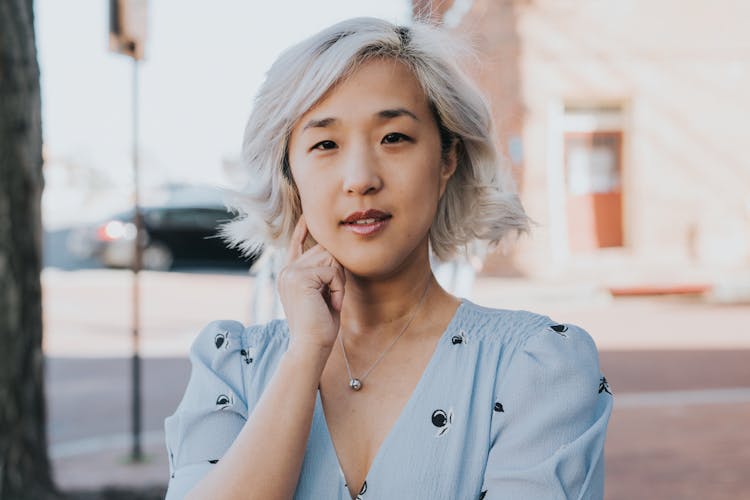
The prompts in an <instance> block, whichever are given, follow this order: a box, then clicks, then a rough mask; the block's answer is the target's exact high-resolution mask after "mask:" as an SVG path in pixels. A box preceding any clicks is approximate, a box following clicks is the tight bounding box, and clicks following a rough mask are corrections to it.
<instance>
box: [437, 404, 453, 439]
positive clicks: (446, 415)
mask: <svg viewBox="0 0 750 500" xmlns="http://www.w3.org/2000/svg"><path fill="white" fill-rule="evenodd" d="M452 424H453V408H450V409H449V410H448V412H446V411H445V410H435V411H434V412H432V425H434V426H435V427H437V428H438V430H437V432H436V433H435V437H440V436H442V435H444V434H445V433H446V432H448V431H449V430H450V428H451V425H452Z"/></svg>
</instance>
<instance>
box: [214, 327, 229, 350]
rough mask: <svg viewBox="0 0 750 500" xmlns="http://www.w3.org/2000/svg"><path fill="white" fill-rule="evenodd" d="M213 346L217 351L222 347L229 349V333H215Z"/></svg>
mask: <svg viewBox="0 0 750 500" xmlns="http://www.w3.org/2000/svg"><path fill="white" fill-rule="evenodd" d="M214 345H215V346H216V348H217V349H221V347H222V346H224V349H229V332H227V331H223V332H219V333H217V334H216V336H215V337H214Z"/></svg>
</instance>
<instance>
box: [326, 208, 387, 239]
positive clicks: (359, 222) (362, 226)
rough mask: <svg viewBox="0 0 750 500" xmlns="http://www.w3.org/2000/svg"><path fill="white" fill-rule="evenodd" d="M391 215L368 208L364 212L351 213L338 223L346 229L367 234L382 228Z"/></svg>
mask: <svg viewBox="0 0 750 500" xmlns="http://www.w3.org/2000/svg"><path fill="white" fill-rule="evenodd" d="M391 217H393V216H392V215H391V214H389V213H387V212H383V211H381V210H376V209H370V210H366V211H364V212H354V213H351V214H349V215H348V216H347V217H346V219H344V220H342V221H341V222H340V223H339V224H340V225H342V226H343V227H344V228H345V229H346V230H347V231H351V232H353V233H355V234H359V235H363V236H367V235H371V234H374V233H377V232H378V231H380V230H382V229H383V228H384V227H385V226H386V225H387V224H388V221H389V220H390V219H391Z"/></svg>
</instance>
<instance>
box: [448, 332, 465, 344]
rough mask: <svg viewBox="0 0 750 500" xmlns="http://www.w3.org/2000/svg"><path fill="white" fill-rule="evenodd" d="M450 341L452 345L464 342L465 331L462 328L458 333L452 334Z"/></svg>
mask: <svg viewBox="0 0 750 500" xmlns="http://www.w3.org/2000/svg"><path fill="white" fill-rule="evenodd" d="M451 342H452V343H453V345H457V344H465V343H466V332H464V331H463V330H461V333H460V334H459V335H454V336H453V337H452V338H451Z"/></svg>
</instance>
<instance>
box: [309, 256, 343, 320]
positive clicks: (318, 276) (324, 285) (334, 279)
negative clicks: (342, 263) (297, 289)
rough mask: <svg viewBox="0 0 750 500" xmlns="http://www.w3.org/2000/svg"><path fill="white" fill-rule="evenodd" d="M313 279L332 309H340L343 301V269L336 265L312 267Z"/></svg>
mask: <svg viewBox="0 0 750 500" xmlns="http://www.w3.org/2000/svg"><path fill="white" fill-rule="evenodd" d="M312 271H313V276H314V278H313V280H314V281H315V282H316V283H317V285H316V286H315V288H316V289H318V290H320V291H321V292H323V293H324V297H325V298H326V300H327V301H328V302H329V305H330V306H331V308H332V309H334V310H336V311H341V306H342V305H343V303H344V282H345V280H346V278H345V277H344V273H343V270H342V269H341V268H340V267H336V266H319V267H315V268H312Z"/></svg>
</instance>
